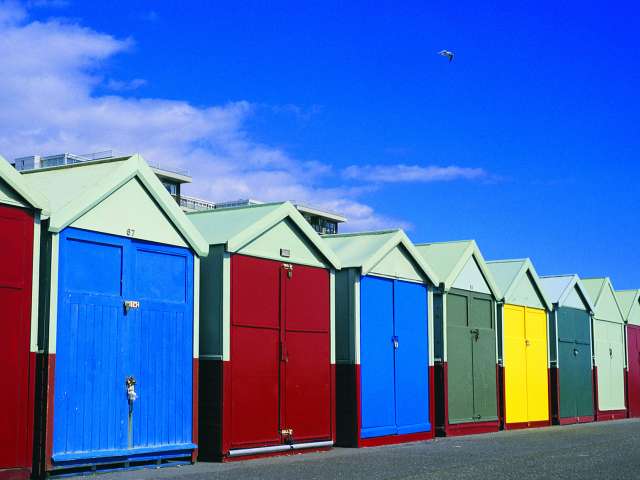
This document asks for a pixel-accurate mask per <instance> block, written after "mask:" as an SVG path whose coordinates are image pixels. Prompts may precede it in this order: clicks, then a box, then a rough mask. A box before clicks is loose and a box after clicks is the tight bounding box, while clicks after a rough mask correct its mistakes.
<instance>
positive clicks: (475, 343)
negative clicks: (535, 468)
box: [416, 240, 502, 435]
mask: <svg viewBox="0 0 640 480" xmlns="http://www.w3.org/2000/svg"><path fill="white" fill-rule="evenodd" d="M416 249H417V250H418V252H419V253H420V254H421V255H422V257H423V258H424V260H425V262H426V263H427V265H429V267H430V268H431V269H433V271H434V272H435V275H437V277H438V278H439V279H440V282H441V283H440V287H439V290H438V292H437V293H435V294H434V299H433V300H434V301H433V321H434V357H435V362H434V376H435V391H436V428H437V433H438V434H440V435H462V434H469V433H481V432H490V431H497V430H498V429H499V427H500V425H499V420H498V387H497V382H496V375H497V347H496V342H497V336H496V301H497V300H498V299H501V298H502V293H501V292H500V289H499V287H498V286H497V285H496V283H495V281H494V280H493V275H492V274H491V272H490V271H489V268H488V267H487V265H486V263H485V261H484V258H483V257H482V254H481V253H480V250H479V249H478V246H477V245H476V242H475V241H473V240H465V241H457V242H443V243H427V244H421V245H416Z"/></svg>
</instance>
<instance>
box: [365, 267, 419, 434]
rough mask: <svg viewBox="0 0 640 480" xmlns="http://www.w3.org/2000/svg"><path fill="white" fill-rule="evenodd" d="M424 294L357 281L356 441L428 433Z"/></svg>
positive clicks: (401, 285) (397, 284)
mask: <svg viewBox="0 0 640 480" xmlns="http://www.w3.org/2000/svg"><path fill="white" fill-rule="evenodd" d="M427 321H428V319H427V288H426V287H425V286H424V285H422V284H416V283H410V282H403V281H398V280H388V279H384V278H380V277H373V276H364V277H362V278H361V280H360V372H361V386H360V391H361V416H362V425H361V432H360V436H361V438H371V437H380V436H384V435H394V434H408V433H417V432H428V431H430V430H431V424H430V423H429V339H428V329H427Z"/></svg>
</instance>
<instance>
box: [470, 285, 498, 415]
mask: <svg viewBox="0 0 640 480" xmlns="http://www.w3.org/2000/svg"><path fill="white" fill-rule="evenodd" d="M469 326H470V327H471V337H472V342H471V345H472V349H473V407H474V417H475V418H476V419H477V420H479V421H489V420H497V418H498V415H497V413H498V403H497V398H496V332H495V329H494V322H493V304H492V302H491V300H489V299H488V298H478V297H472V298H471V308H470V316H469Z"/></svg>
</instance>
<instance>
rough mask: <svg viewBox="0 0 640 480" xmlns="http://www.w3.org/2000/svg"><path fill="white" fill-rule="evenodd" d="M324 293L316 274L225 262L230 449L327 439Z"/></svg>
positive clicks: (257, 262)
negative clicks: (228, 312)
mask: <svg viewBox="0 0 640 480" xmlns="http://www.w3.org/2000/svg"><path fill="white" fill-rule="evenodd" d="M329 288H330V286H329V273H328V272H327V271H326V270H324V269H321V268H311V267H303V266H299V265H293V266H291V268H289V267H288V265H287V264H284V263H282V262H278V261H273V260H264V259H258V258H253V257H246V256H242V255H234V256H233V257H232V259H231V289H232V294H231V304H232V310H231V382H230V390H231V392H230V396H229V397H230V402H229V404H227V405H225V408H230V410H231V414H230V423H231V425H230V432H227V434H224V435H225V437H227V440H228V443H227V442H224V443H226V444H228V445H229V447H230V448H231V449H238V448H251V447H261V446H269V445H279V444H281V443H287V442H291V441H294V442H297V443H299V442H301V441H307V440H311V439H330V438H331V420H330V419H331V370H330V369H331V365H330V363H331V362H330V346H331V345H330V341H331V340H330V331H329V319H330V311H329ZM290 431H291V432H292V433H291V434H289V432H290Z"/></svg>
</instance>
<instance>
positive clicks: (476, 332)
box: [470, 328, 480, 342]
mask: <svg viewBox="0 0 640 480" xmlns="http://www.w3.org/2000/svg"><path fill="white" fill-rule="evenodd" d="M470 332H471V335H473V336H474V338H473V339H474V340H475V341H476V342H477V341H478V338H480V329H479V328H472V329H471V330H470Z"/></svg>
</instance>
